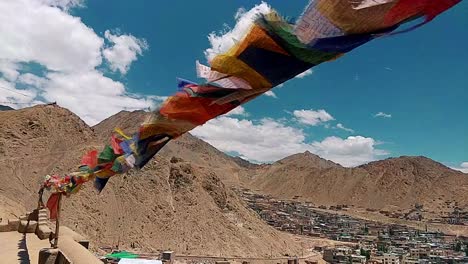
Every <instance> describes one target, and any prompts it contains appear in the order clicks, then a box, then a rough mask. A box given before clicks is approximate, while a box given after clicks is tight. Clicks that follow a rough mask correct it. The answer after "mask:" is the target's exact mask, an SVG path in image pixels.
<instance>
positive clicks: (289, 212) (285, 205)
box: [239, 190, 468, 264]
mask: <svg viewBox="0 0 468 264" xmlns="http://www.w3.org/2000/svg"><path fill="white" fill-rule="evenodd" d="M239 194H240V196H241V197H242V198H243V199H244V200H245V201H246V202H247V203H248V205H249V207H250V208H251V209H253V210H254V211H256V212H257V214H258V215H259V216H260V217H261V218H262V219H263V220H264V221H265V222H267V223H268V224H269V225H271V226H273V227H275V228H276V229H278V230H281V231H286V232H289V233H293V234H298V235H305V236H312V237H320V238H327V239H332V240H337V241H342V242H351V243H350V245H352V246H347V247H345V246H340V247H334V248H316V250H320V251H322V253H323V257H324V260H325V261H327V262H329V263H379V264H430V263H450V264H452V263H454V264H458V263H468V237H456V236H451V235H445V234H443V233H439V232H429V231H427V230H425V231H423V230H418V229H415V228H411V227H407V226H402V225H395V224H382V223H378V222H375V221H369V220H363V219H357V218H353V217H350V216H347V215H342V214H336V213H330V212H329V211H325V210H321V209H323V208H319V207H316V206H314V205H313V204H311V203H304V202H298V201H281V200H276V199H273V198H271V197H268V196H264V195H260V194H255V193H252V192H249V191H248V190H241V191H239ZM335 209H346V205H338V206H335Z"/></svg>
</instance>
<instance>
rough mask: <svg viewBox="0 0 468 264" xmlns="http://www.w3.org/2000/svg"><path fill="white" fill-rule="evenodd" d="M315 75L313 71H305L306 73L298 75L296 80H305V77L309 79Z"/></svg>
mask: <svg viewBox="0 0 468 264" xmlns="http://www.w3.org/2000/svg"><path fill="white" fill-rule="evenodd" d="M313 73H314V71H313V70H312V69H308V70H307V71H305V72H303V73H301V74H298V75H297V76H296V78H299V79H303V78H305V77H307V76H309V75H312V74H313Z"/></svg>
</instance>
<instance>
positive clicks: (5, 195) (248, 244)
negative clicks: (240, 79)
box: [0, 105, 300, 256]
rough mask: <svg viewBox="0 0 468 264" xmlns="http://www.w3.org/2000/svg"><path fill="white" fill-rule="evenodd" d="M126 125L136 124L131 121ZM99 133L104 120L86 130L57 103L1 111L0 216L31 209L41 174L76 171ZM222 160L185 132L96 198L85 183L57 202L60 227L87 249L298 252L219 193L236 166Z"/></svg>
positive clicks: (98, 139) (226, 190)
mask: <svg viewBox="0 0 468 264" xmlns="http://www.w3.org/2000/svg"><path fill="white" fill-rule="evenodd" d="M123 114H125V113H123ZM136 115H141V116H144V115H145V114H144V113H137V114H136ZM115 118H116V120H117V119H119V118H125V117H124V116H122V113H121V114H120V115H117V117H115ZM129 118H130V119H131V120H132V121H134V122H135V124H139V123H140V120H139V119H137V118H134V117H133V114H132V115H130V114H129ZM109 120H111V119H109ZM109 120H108V121H109ZM111 121H112V120H111ZM117 121H119V122H120V121H121V120H117ZM131 123H132V122H129V125H128V128H131ZM113 126H114V125H112V124H109V127H108V128H107V131H110V130H111V128H110V127H112V128H113ZM104 128H105V122H104V123H102V124H101V125H100V126H97V127H95V128H94V129H92V128H90V127H88V126H87V125H86V124H85V123H84V122H83V121H81V120H80V119H79V118H78V117H77V116H75V115H74V114H73V113H71V112H70V111H68V110H66V109H63V108H60V107H58V106H56V105H47V106H36V107H32V108H27V109H23V110H19V111H5V112H0V155H1V159H0V166H1V168H2V170H0V182H1V183H2V184H1V185H0V212H2V214H3V215H4V216H5V217H8V216H11V215H15V214H16V215H17V214H18V213H24V210H26V209H32V208H34V207H35V205H36V202H37V196H36V192H37V189H38V186H39V183H40V182H41V180H42V179H43V176H44V175H46V174H50V173H64V172H68V171H71V170H73V169H76V165H77V164H79V161H80V157H81V156H82V155H83V153H85V151H86V150H89V149H92V148H99V149H100V148H101V147H102V140H103V139H104V138H107V137H108V136H109V135H107V136H106V134H107V133H108V132H106V131H105V129H104ZM124 128H126V127H124ZM94 130H95V131H94ZM190 150H193V153H190ZM197 151H199V152H197ZM223 155H224V154H223ZM223 155H220V154H219V152H218V151H217V150H216V149H214V148H213V147H211V146H209V145H208V144H206V143H204V142H202V141H200V140H198V139H195V138H193V137H191V136H190V135H187V136H186V137H183V138H181V140H180V141H176V142H174V143H172V144H171V145H169V146H168V149H167V150H165V151H164V153H162V155H158V157H157V158H155V159H154V160H152V161H151V162H150V163H149V164H148V165H147V167H145V168H144V169H143V170H141V171H133V172H131V173H129V174H127V175H121V176H116V177H114V178H112V179H111V180H110V183H109V184H108V186H107V187H106V188H105V189H104V191H103V192H102V193H101V194H97V193H96V191H95V190H94V189H93V187H92V184H91V183H90V184H88V185H86V187H85V188H84V189H83V190H82V191H80V192H79V193H78V194H76V195H73V196H71V197H70V198H65V199H64V204H63V208H64V212H63V217H64V223H65V225H67V226H69V227H71V228H72V229H75V230H77V231H78V232H80V233H83V234H84V235H86V236H87V237H89V238H90V239H91V240H92V242H94V243H93V246H94V247H98V246H113V245H117V244H119V245H120V247H121V248H127V249H129V248H130V246H131V245H134V246H135V247H136V248H137V249H142V250H151V249H173V250H176V251H177V252H178V253H191V254H208V255H219V254H223V255H225V256H226V255H238V256H267V255H270V253H271V251H273V252H274V253H276V254H286V253H289V254H294V252H296V253H298V252H299V249H300V245H298V244H296V243H295V242H294V241H293V240H292V239H291V238H290V236H288V235H284V234H282V233H279V232H277V231H276V230H274V229H273V228H271V227H269V226H267V225H266V224H264V223H263V222H262V221H261V220H260V219H259V218H258V217H257V216H256V214H255V213H254V212H252V211H251V210H249V209H247V208H246V206H245V204H244V203H243V202H241V201H240V200H239V199H238V197H237V196H236V195H235V194H234V193H233V192H232V191H230V189H229V188H227V187H225V184H224V183H223V182H222V181H221V180H220V176H223V175H218V173H219V172H223V171H225V173H231V172H230V168H231V167H230V166H232V168H233V169H235V168H239V167H238V165H237V164H236V163H235V162H233V161H230V158H229V157H227V156H225V155H224V156H223ZM224 168H229V169H226V170H224ZM18 208H19V209H18ZM0 217H1V216H0Z"/></svg>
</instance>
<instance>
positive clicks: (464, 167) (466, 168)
mask: <svg viewBox="0 0 468 264" xmlns="http://www.w3.org/2000/svg"><path fill="white" fill-rule="evenodd" d="M452 169H454V170H458V171H461V172H463V173H468V162H463V163H462V164H460V167H452Z"/></svg>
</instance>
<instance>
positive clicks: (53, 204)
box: [47, 193, 62, 220]
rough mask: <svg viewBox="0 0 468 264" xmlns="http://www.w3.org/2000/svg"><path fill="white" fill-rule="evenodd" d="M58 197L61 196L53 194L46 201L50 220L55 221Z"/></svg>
mask: <svg viewBox="0 0 468 264" xmlns="http://www.w3.org/2000/svg"><path fill="white" fill-rule="evenodd" d="M60 195H62V194H61V193H54V194H52V195H51V196H50V197H49V200H47V208H48V209H49V212H50V220H54V219H57V209H58V202H59V198H60Z"/></svg>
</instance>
